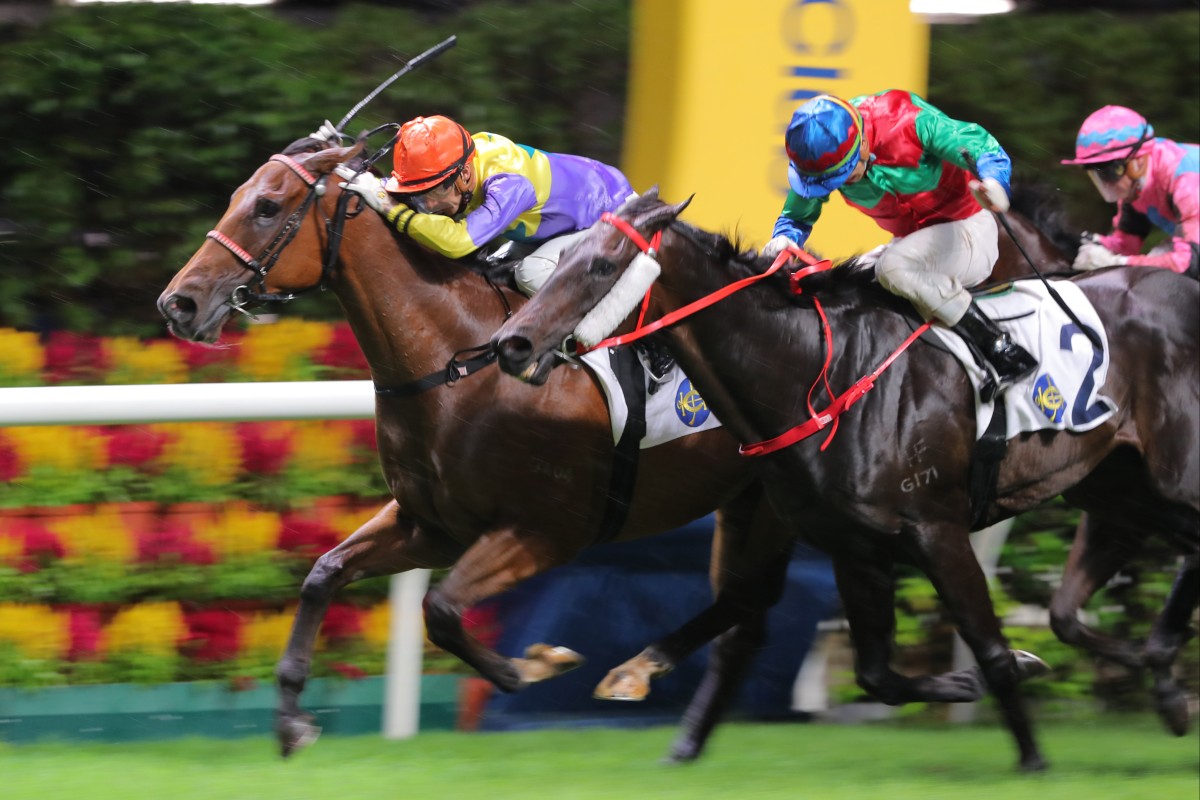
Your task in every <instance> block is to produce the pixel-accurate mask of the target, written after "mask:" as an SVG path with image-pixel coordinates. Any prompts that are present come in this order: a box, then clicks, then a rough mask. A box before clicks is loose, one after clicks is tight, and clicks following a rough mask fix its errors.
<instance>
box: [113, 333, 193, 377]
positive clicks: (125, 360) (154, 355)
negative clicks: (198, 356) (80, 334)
mask: <svg viewBox="0 0 1200 800" xmlns="http://www.w3.org/2000/svg"><path fill="white" fill-rule="evenodd" d="M104 351H105V353H106V354H107V356H108V359H109V362H110V363H111V364H112V371H111V374H110V380H109V382H110V383H129V384H139V383H184V382H186V381H187V379H188V367H187V362H186V361H185V360H184V358H183V356H182V354H181V353H180V352H179V349H178V348H176V347H175V345H174V344H172V343H171V342H167V341H147V342H143V341H140V340H138V339H133V338H129V337H114V338H112V339H107V340H105V342H104Z"/></svg>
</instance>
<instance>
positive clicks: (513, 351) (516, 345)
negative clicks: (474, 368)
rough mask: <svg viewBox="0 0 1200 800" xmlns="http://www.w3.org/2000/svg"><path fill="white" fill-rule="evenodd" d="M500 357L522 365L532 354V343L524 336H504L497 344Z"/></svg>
mask: <svg viewBox="0 0 1200 800" xmlns="http://www.w3.org/2000/svg"><path fill="white" fill-rule="evenodd" d="M497 349H498V350H499V352H500V355H501V356H502V357H503V358H505V359H506V360H508V361H510V362H514V363H524V362H525V361H527V360H528V359H529V356H530V355H531V354H532V353H533V342H531V341H529V340H528V339H526V338H525V337H524V336H505V337H504V338H503V339H501V340H500V341H499V342H498V343H497Z"/></svg>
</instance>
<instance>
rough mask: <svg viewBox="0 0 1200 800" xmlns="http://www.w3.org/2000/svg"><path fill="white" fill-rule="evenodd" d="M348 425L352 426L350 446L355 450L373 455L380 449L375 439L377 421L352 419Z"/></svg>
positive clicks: (347, 422)
mask: <svg viewBox="0 0 1200 800" xmlns="http://www.w3.org/2000/svg"><path fill="white" fill-rule="evenodd" d="M346 424H347V425H349V426H350V446H351V447H352V448H353V449H355V450H366V451H369V452H372V453H373V452H375V451H376V450H378V449H379V444H378V442H377V441H376V439H375V420H373V419H351V420H347V421H346Z"/></svg>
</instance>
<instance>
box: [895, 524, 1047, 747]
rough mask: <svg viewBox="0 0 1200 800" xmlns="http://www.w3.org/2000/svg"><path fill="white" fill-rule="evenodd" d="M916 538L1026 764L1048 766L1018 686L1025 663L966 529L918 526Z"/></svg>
mask: <svg viewBox="0 0 1200 800" xmlns="http://www.w3.org/2000/svg"><path fill="white" fill-rule="evenodd" d="M914 541H915V542H916V547H917V555H918V557H919V558H920V565H921V567H922V568H923V569H924V571H925V574H926V575H927V576H928V577H929V579H930V581H932V582H933V585H934V588H936V589H937V591H938V594H939V595H940V596H941V598H942V602H943V603H945V605H946V609H947V610H948V611H949V612H950V614H951V616H952V617H953V618H954V620H955V622H956V623H957V626H958V631H959V633H960V634H961V635H962V637H963V641H965V642H966V643H967V646H968V647H970V648H971V652H972V653H974V655H975V660H976V662H978V664H979V666H980V668H981V669H982V670H983V675H984V678H985V679H986V681H987V685H988V688H989V689H990V690H991V692H992V694H993V695H994V696H995V697H996V701H997V702H998V703H999V705H1000V709H1001V711H1002V712H1003V714H1004V718H1005V721H1006V722H1007V723H1008V729H1009V730H1010V731H1011V732H1012V734H1013V738H1015V739H1016V741H1017V749H1018V750H1019V751H1020V766H1021V769H1024V770H1040V769H1044V768H1045V766H1046V762H1045V761H1044V760H1043V759H1042V754H1041V752H1040V751H1039V749H1038V746H1037V742H1036V740H1035V739H1034V736H1033V726H1032V724H1031V723H1030V721H1029V715H1028V713H1027V711H1026V709H1025V703H1024V702H1023V700H1022V699H1021V695H1020V691H1019V690H1020V680H1021V668H1020V665H1019V664H1018V661H1017V659H1016V658H1015V657H1014V654H1013V653H1012V652H1011V651H1010V650H1009V649H1008V642H1007V640H1006V639H1005V638H1004V633H1003V631H1001V629H1000V621H999V620H998V619H997V618H996V612H995V609H993V607H992V599H991V597H990V595H989V594H988V585H987V578H986V577H984V574H983V570H982V569H981V568H980V566H979V562H978V561H976V560H975V553H974V552H973V551H972V550H971V544H970V540H969V539H968V537H967V531H966V530H965V529H960V528H956V527H955V526H951V525H943V526H940V527H938V528H928V529H926V530H924V531H920V532H918V533H917V534H916V536H915V537H914Z"/></svg>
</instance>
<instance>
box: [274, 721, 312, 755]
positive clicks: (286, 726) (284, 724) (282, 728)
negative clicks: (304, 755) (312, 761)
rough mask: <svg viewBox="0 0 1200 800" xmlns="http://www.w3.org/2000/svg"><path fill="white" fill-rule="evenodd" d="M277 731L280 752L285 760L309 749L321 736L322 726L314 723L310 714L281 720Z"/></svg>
mask: <svg viewBox="0 0 1200 800" xmlns="http://www.w3.org/2000/svg"><path fill="white" fill-rule="evenodd" d="M275 730H276V734H277V735H278V737H279V752H280V755H282V756H283V757H284V758H288V757H289V756H291V755H292V754H293V753H295V752H296V751H298V750H303V749H304V748H306V747H308V746H309V745H310V744H312V743H313V742H315V741H316V740H317V737H319V736H320V735H321V726H320V725H317V724H316V723H315V722H313V717H312V716H311V715H309V714H305V715H303V716H300V717H289V718H287V719H281V720H280V721H279V723H278V724H277V725H276V728H275Z"/></svg>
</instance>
